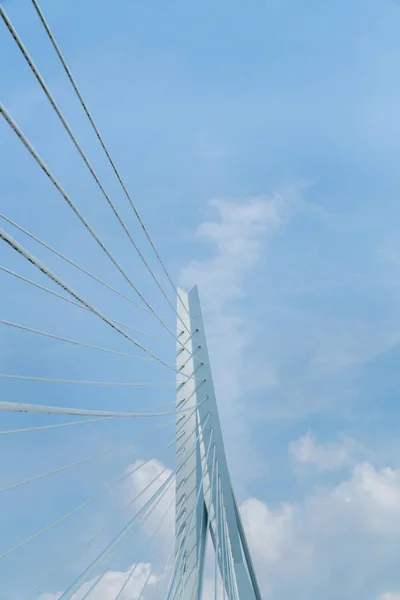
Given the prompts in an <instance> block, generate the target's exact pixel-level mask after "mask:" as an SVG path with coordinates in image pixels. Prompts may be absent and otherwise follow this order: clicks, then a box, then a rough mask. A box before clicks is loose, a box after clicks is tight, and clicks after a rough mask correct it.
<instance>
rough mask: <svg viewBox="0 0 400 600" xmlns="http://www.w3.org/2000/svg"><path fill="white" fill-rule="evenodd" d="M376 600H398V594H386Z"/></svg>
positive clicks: (399, 598)
mask: <svg viewBox="0 0 400 600" xmlns="http://www.w3.org/2000/svg"><path fill="white" fill-rule="evenodd" d="M377 600H400V592H386V593H385V594H381V595H380V596H379V598H377Z"/></svg>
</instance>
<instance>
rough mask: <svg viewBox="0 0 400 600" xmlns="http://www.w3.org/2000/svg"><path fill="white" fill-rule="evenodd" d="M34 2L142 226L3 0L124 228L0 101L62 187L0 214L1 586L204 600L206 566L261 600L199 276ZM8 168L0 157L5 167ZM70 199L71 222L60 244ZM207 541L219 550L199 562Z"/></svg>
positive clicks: (222, 582) (234, 589) (229, 585)
mask: <svg viewBox="0 0 400 600" xmlns="http://www.w3.org/2000/svg"><path fill="white" fill-rule="evenodd" d="M32 4H33V7H34V10H35V12H36V14H37V15H38V17H39V19H40V22H41V24H42V25H43V27H44V30H45V32H46V34H47V36H48V38H49V40H50V42H51V44H52V47H53V48H54V50H55V52H56V55H57V56H58V59H59V61H60V62H61V65H62V67H63V69H64V71H65V73H66V75H67V77H68V80H69V82H70V84H71V85H72V88H73V90H74V94H75V95H76V96H77V98H78V100H79V103H80V105H81V106H82V108H83V110H84V113H85V115H86V117H87V119H88V120H89V122H90V126H91V128H92V129H93V131H94V133H95V136H96V140H95V143H96V145H97V142H99V143H100V145H101V148H102V151H103V152H104V153H105V155H106V158H107V161H108V163H109V164H110V166H111V168H112V171H113V173H114V175H115V176H116V178H117V180H118V182H119V186H120V187H121V188H122V191H123V193H124V196H125V197H126V198H127V200H128V203H129V205H130V207H131V209H132V210H133V213H134V215H135V217H136V219H137V221H138V223H139V225H140V227H141V229H142V231H143V233H144V235H145V239H144V238H143V236H142V234H141V231H140V229H139V234H140V235H139V236H138V237H136V234H135V235H134V234H133V233H132V232H131V228H130V226H131V223H129V227H128V224H127V223H128V222H127V221H126V220H125V217H123V216H122V215H123V212H122V210H121V207H120V206H119V204H118V201H117V199H116V198H114V197H112V196H111V194H110V193H109V191H107V188H108V181H107V186H105V185H104V184H103V174H102V173H100V170H99V171H98V170H97V167H96V169H95V167H94V166H93V165H94V163H92V160H91V159H90V158H89V156H91V154H90V152H88V151H87V150H86V147H85V149H84V146H82V144H81V139H82V135H81V131H80V130H79V129H78V130H77V131H74V129H73V127H72V125H71V123H70V122H69V121H68V120H67V119H66V117H65V115H66V114H69V113H68V112H67V110H66V111H65V112H64V110H63V111H62V110H61V108H60V106H61V104H59V103H58V101H56V99H55V97H54V96H53V94H52V91H51V88H50V86H48V85H47V83H46V82H45V80H44V78H43V76H42V74H41V72H40V71H39V69H38V67H37V66H36V64H35V63H34V62H33V59H32V57H31V55H30V53H29V52H28V50H27V49H26V47H25V45H24V43H23V41H22V38H21V37H20V35H19V33H18V32H17V31H16V29H15V27H14V25H13V23H12V22H11V19H10V18H9V17H8V15H7V14H6V13H5V10H4V8H3V7H2V6H1V5H0V15H1V17H2V20H3V22H4V24H5V26H6V28H7V30H8V32H9V33H10V34H11V36H12V38H13V40H14V42H15V43H16V44H17V46H18V48H19V50H20V52H21V53H22V55H23V57H24V60H25V61H26V63H27V64H28V66H29V68H30V71H31V72H32V73H33V75H34V76H35V78H36V81H37V82H38V83H39V85H40V88H41V90H42V92H44V95H45V97H46V98H47V100H48V101H49V103H50V106H51V110H52V111H54V112H55V113H56V115H57V118H58V120H59V121H60V122H61V124H62V127H63V129H62V134H63V138H65V140H66V143H67V144H69V140H70V141H72V143H73V145H74V147H75V149H76V150H77V152H78V153H79V155H80V159H82V161H83V163H84V165H85V168H84V169H83V171H84V172H83V175H82V176H83V177H89V178H90V180H91V181H92V180H94V182H95V184H96V189H98V190H99V191H100V192H101V195H102V196H103V197H104V199H105V200H106V203H107V205H104V206H108V208H107V211H108V210H109V209H110V210H111V211H112V213H113V217H112V221H113V222H114V221H115V222H116V224H117V228H118V231H119V232H120V231H121V229H122V230H123V232H124V233H123V234H122V233H121V239H122V240H123V242H121V240H120V238H119V237H117V236H115V237H113V236H108V235H107V233H108V232H107V231H106V232H105V233H104V231H103V229H102V228H101V223H100V227H99V222H98V220H96V219H95V220H92V216H91V215H90V214H89V212H88V215H89V216H88V217H87V216H86V214H84V212H83V211H82V210H81V208H80V203H79V200H78V201H75V198H76V197H78V198H79V194H78V195H77V194H76V192H73V193H71V194H70V193H69V192H67V191H66V190H67V189H69V186H66V188H65V187H64V185H63V184H62V183H61V181H64V174H63V172H62V169H63V168H69V165H68V164H66V165H63V166H62V167H59V168H58V170H60V171H61V173H58V170H57V169H55V170H54V172H53V168H50V167H49V166H47V164H46V163H45V161H44V159H43V158H42V156H41V154H39V152H38V151H37V149H36V148H35V147H34V145H33V143H32V141H31V140H34V136H32V137H31V133H29V138H28V136H27V135H25V133H24V131H23V129H22V128H21V127H20V125H19V124H17V122H16V121H15V120H14V119H13V117H12V116H11V114H10V112H9V111H8V110H7V109H6V108H5V106H3V105H2V104H1V105H0V114H1V116H2V117H3V118H4V120H5V122H6V123H7V124H8V132H9V133H10V135H11V137H12V138H14V136H17V138H18V139H19V140H20V142H21V144H17V146H18V148H17V150H16V151H17V152H22V153H23V152H25V151H24V150H23V149H22V148H25V149H26V150H28V153H29V155H30V156H31V157H32V158H33V159H34V163H36V165H38V166H39V167H40V169H41V171H42V172H44V173H45V175H46V177H47V180H48V181H49V182H50V184H51V186H52V191H54V190H55V192H56V196H57V197H58V196H61V197H62V199H63V202H61V203H57V202H56V203H54V207H53V205H52V207H51V211H50V210H48V208H47V204H46V199H45V198H44V197H43V196H41V195H40V193H38V194H37V195H36V196H35V197H34V202H33V203H32V207H31V209H30V210H29V211H27V210H26V198H29V197H31V196H30V193H31V189H30V187H29V186H31V185H32V187H33V184H31V183H30V182H29V183H28V187H27V188H24V192H23V193H22V194H21V193H18V194H16V195H15V197H14V196H10V193H9V194H8V195H7V198H11V199H12V202H13V204H12V208H11V210H12V211H13V210H15V212H16V214H21V215H24V217H23V221H22V222H23V224H24V226H22V225H21V224H20V223H19V222H17V220H18V221H19V217H18V218H17V219H15V218H11V216H9V215H8V214H7V215H6V214H3V213H0V217H1V219H2V222H3V223H4V227H5V229H7V231H5V230H3V229H0V243H1V244H2V248H3V249H4V250H6V251H5V252H3V253H2V254H1V260H2V262H3V263H4V264H2V265H0V278H2V279H1V281H0V286H1V289H2V303H1V310H2V314H1V315H0V326H1V327H2V334H3V339H4V340H5V348H6V353H5V360H4V367H2V370H3V373H0V385H1V396H0V454H1V455H2V456H7V457H9V458H7V460H5V461H3V462H2V466H1V472H0V482H1V483H0V500H1V503H2V509H1V511H0V520H2V519H5V520H7V523H6V527H5V528H4V531H5V535H4V536H2V540H1V542H0V579H1V581H2V594H3V595H4V597H18V598H21V599H24V600H42V598H43V597H44V596H43V594H44V595H45V596H46V597H47V595H50V596H51V597H53V596H54V597H57V598H59V599H61V600H78V599H79V600H95V599H96V598H98V597H99V596H100V595H101V594H103V595H104V594H105V593H106V592H107V596H105V597H107V598H110V600H127V599H128V598H132V597H135V598H136V600H149V598H150V597H151V598H152V599H153V598H154V600H201V598H202V594H203V591H202V590H203V580H204V578H205V577H206V576H207V577H213V579H214V580H213V585H212V594H213V596H214V600H217V598H218V597H219V596H220V600H221V598H223V600H225V599H228V600H261V594H260V590H259V587H258V583H257V578H256V574H255V570H254V566H253V563H252V560H251V555H250V550H249V547H248V544H247V541H246V534H245V530H244V527H243V524H242V521H241V516H240V510H239V508H238V504H237V502H236V498H235V495H234V492H233V489H232V484H231V478H230V474H229V469H228V462H227V458H226V454H225V448H224V443H223V437H222V432H221V427H220V422H219V415H218V407H217V398H216V394H215V390H214V385H213V377H212V373H211V368H210V360H209V355H208V349H207V341H206V336H205V330H204V324H203V319H202V312H201V306H200V301H199V296H198V291H197V288H193V289H192V290H190V292H185V291H183V290H181V289H179V288H178V287H177V286H176V285H175V283H174V281H173V279H172V277H171V276H170V273H169V271H168V270H167V268H166V263H165V262H164V260H163V259H162V258H161V256H160V254H159V252H158V251H157V249H156V245H155V243H154V240H153V238H152V237H151V235H150V233H149V231H148V229H147V227H146V226H145V225H144V222H143V220H142V218H141V216H140V214H139V211H138V209H137V206H136V204H135V203H134V202H133V200H132V197H131V195H130V193H129V192H128V187H127V186H126V184H125V182H124V181H123V179H122V177H121V174H120V171H119V170H118V169H117V166H116V163H115V161H114V159H113V158H112V157H111V154H110V151H109V148H108V146H107V145H106V143H105V141H104V138H103V137H102V135H101V134H100V131H99V128H98V126H97V124H96V123H95V121H94V119H93V116H92V113H91V112H90V111H89V109H88V107H87V104H86V102H85V100H84V98H83V96H82V94H81V92H80V90H79V89H78V86H77V83H76V80H75V79H74V77H73V75H72V73H71V70H70V69H69V67H68V65H67V63H66V60H65V58H64V55H63V54H62V53H61V50H60V48H59V46H58V43H57V41H56V39H55V36H54V34H53V32H52V31H51V29H50V26H49V24H48V22H47V20H46V19H45V17H44V15H43V12H42V10H41V8H40V6H39V3H38V0H32ZM6 35H7V37H8V33H7V32H6ZM12 43H13V42H12ZM29 76H30V73H29ZM42 92H40V93H42ZM62 105H63V104H62ZM24 127H25V125H24ZM42 131H43V132H44V133H46V127H45V126H44V127H43V129H42ZM64 131H66V132H67V134H68V136H65V135H64ZM63 138H62V140H63ZM62 140H61V141H60V143H63V141H62ZM80 159H79V160H80ZM6 163H7V157H5V161H3V163H2V166H1V168H7V164H6ZM107 168H108V166H107ZM27 172H29V173H30V171H27ZM38 172H39V171H38ZM55 173H57V177H56V175H55ZM13 175H14V176H16V175H15V172H14V171H13V170H11V169H10V176H11V177H12V176H13ZM58 175H60V179H59V178H58ZM114 175H113V177H114ZM33 176H34V175H33ZM24 184H25V181H24V180H23V179H21V185H24ZM102 202H103V201H102ZM65 207H68V209H67V212H68V214H71V215H72V219H71V222H72V226H71V227H72V228H73V230H72V232H68V233H69V234H72V235H71V236H70V237H68V236H65V239H64V238H62V235H63V233H64V223H63V215H64V214H65V213H64V212H63V211H64V208H65ZM89 210H90V209H89ZM53 211H54V212H53ZM85 211H86V209H85ZM5 212H8V211H4V213H5ZM75 217H77V219H76V218H75ZM113 222H112V223H111V224H110V225H111V227H113V226H114V223H113ZM92 223H95V225H93V224H92ZM134 223H136V221H135V220H134ZM25 224H26V227H25ZM82 225H83V228H81V226H82ZM105 225H108V223H105ZM8 229H10V230H11V232H12V233H13V235H15V236H16V237H17V239H14V237H12V236H11V235H10V233H8ZM32 232H35V233H32ZM81 232H83V236H84V238H85V240H84V241H85V242H86V241H87V240H89V241H90V243H91V244H92V246H90V249H91V251H93V252H94V255H93V256H91V255H89V253H88V252H85V246H84V245H82V246H79V248H78V251H77V250H76V247H73V248H72V250H73V252H74V250H75V254H74V253H72V254H71V247H70V245H71V244H70V239H73V236H74V234H76V233H78V234H80V233H81ZM99 232H100V233H99ZM59 237H60V240H59ZM86 238H87V240H86ZM126 238H128V241H129V243H128V244H127V242H126ZM21 239H22V241H23V243H21V241H20V240H21ZM54 239H56V242H55V243H54V242H53V241H54ZM44 240H46V241H44ZM93 240H94V242H95V244H93V243H92V242H93ZM105 240H106V241H105ZM67 242H69V243H67ZM142 242H144V244H145V249H143V247H142ZM120 243H123V244H125V245H127V246H128V248H129V251H128V253H127V254H126V261H130V260H131V259H132V257H133V258H134V260H135V261H136V262H137V263H138V267H137V269H136V270H135V271H134V276H131V275H130V271H129V269H128V270H127V269H126V268H125V266H124V265H125V264H126V263H125V258H124V260H121V259H120V255H121V247H125V246H121V247H120V246H119V244H120ZM25 244H26V245H25ZM148 244H150V248H151V250H150V259H151V260H150V259H149V258H148V253H149V248H148ZM31 246H34V248H33V251H32V250H31ZM36 253H38V254H37V255H36ZM42 254H44V255H45V257H44V258H42ZM153 254H154V256H155V257H156V259H157V262H156V261H154V256H153ZM104 255H105V256H106V260H105V261H104V260H103V259H104ZM136 255H137V256H138V257H139V260H138V259H137V258H136ZM75 257H77V259H76V260H75ZM98 259H100V260H98ZM90 260H92V263H91V262H90ZM104 262H105V263H106V266H104V267H103V268H101V267H100V265H103V264H104ZM153 262H154V264H155V266H153ZM5 263H7V264H5ZM17 263H18V264H17ZM47 263H49V264H47ZM53 263H54V264H53ZM128 264H129V263H128ZM88 265H89V266H88ZM32 267H34V269H32ZM110 267H111V269H110ZM160 267H161V269H160ZM161 270H162V272H161ZM142 271H143V273H142ZM31 273H32V274H31ZM143 274H144V277H142V275H143ZM149 275H150V278H151V279H149ZM164 276H165V277H166V278H167V280H168V283H167V282H166V280H164ZM114 279H116V283H115V281H114ZM149 285H150V287H149ZM3 290H4V293H3ZM126 290H128V291H126ZM132 290H133V292H132ZM171 290H173V292H174V295H175V298H174V302H171V299H170V295H172V293H171ZM130 296H133V297H130ZM137 300H138V301H137ZM175 301H176V303H175ZM166 303H167V304H168V306H169V309H172V314H173V315H174V320H175V322H171V318H170V316H171V314H170V313H171V311H169V309H168V307H167V306H166ZM76 308H79V309H80V310H75V309H76ZM164 312H166V313H167V314H166V316H165V314H164ZM127 323H128V324H127ZM165 331H167V332H168V336H169V337H168V339H164V337H166V338H167V336H166V335H165V333H164V332H165ZM115 334H117V335H115ZM138 336H139V339H137V338H138ZM141 336H144V337H145V342H144V343H143V342H142V337H141ZM127 344H129V345H130V349H132V344H133V345H134V346H135V352H137V353H138V354H132V353H131V352H130V350H129V347H128V346H127ZM89 351H90V352H89ZM2 358H3V355H2ZM121 359H124V360H121ZM159 365H161V366H163V367H164V370H160V369H158V366H159ZM156 366H157V369H156V368H155V367H156ZM165 373H166V375H165ZM163 374H164V375H163ZM154 419H156V421H155V422H154ZM149 423H151V425H150V424H149ZM77 425H82V427H75V426H77ZM153 425H156V426H153ZM171 428H172V429H173V430H174V431H173V433H172V434H171ZM22 434H23V435H22ZM171 448H172V450H171ZM32 507H35V511H33V510H32ZM15 523H18V524H19V526H18V527H14V524H15ZM1 525H3V522H2V523H1ZM207 539H211V542H212V548H213V552H214V556H213V560H212V561H210V562H208V561H206V560H205V556H206V547H207ZM150 556H151V559H150V560H149V561H148V562H147V563H144V562H143V558H144V557H150ZM21 557H22V558H21ZM13 561H16V562H18V565H19V567H18V577H15V571H14V575H13V564H14V563H13ZM113 569H116V570H115V571H114V570H113Z"/></svg>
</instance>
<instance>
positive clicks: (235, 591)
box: [167, 287, 261, 600]
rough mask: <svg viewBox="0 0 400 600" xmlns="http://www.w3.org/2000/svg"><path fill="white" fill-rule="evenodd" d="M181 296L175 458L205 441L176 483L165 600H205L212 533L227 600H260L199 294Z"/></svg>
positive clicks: (180, 294) (181, 472)
mask: <svg viewBox="0 0 400 600" xmlns="http://www.w3.org/2000/svg"><path fill="white" fill-rule="evenodd" d="M178 293H179V296H180V298H178V307H177V308H178V315H179V317H180V319H181V320H180V319H178V329H177V336H178V340H179V342H180V343H179V344H178V346H177V360H176V365H177V371H178V374H177V417H178V425H177V458H179V455H180V453H181V452H183V448H185V449H186V450H188V449H189V448H191V447H193V444H194V442H195V440H196V436H199V439H200V440H201V443H200V444H198V447H197V448H196V451H195V452H192V454H191V456H190V457H189V458H188V460H187V461H186V463H185V465H184V467H183V468H182V469H181V470H180V471H179V473H178V475H177V478H176V551H175V572H174V575H173V578H172V580H171V585H170V588H169V590H168V594H167V599H168V600H172V599H174V600H176V599H178V598H179V600H200V599H201V596H202V581H203V571H204V559H205V552H206V540H207V530H209V531H210V535H211V539H212V541H213V544H214V549H215V552H216V553H217V563H218V566H219V571H220V574H221V580H222V581H223V585H224V587H225V591H226V594H227V596H228V598H229V600H261V594H260V590H259V587H258V583H257V578H256V575H255V572H254V568H253V564H252V560H251V556H250V552H249V548H248V545H247V541H246V537H245V533H244V529H243V525H242V522H241V518H240V513H239V510H238V507H237V503H236V500H235V496H234V493H233V490H232V486H231V480H230V476H229V471H228V466H227V462H226V456H225V449H224V443H223V439H222V434H221V427H220V422H219V415H218V408H217V403H216V397H215V391H214V385H213V380H212V374H211V368H210V361H209V355H208V350H207V343H206V336H205V332H204V326H203V318H202V314H201V307H200V300H199V294H198V290H197V287H194V288H193V289H192V290H191V291H190V292H189V293H186V292H184V291H183V290H178ZM182 321H183V322H184V323H185V325H186V327H187V330H186V329H184V328H183V326H182ZM180 344H183V345H184V346H185V348H184V349H183V348H182V346H181V345H180ZM188 409H192V410H193V411H194V412H193V414H192V410H190V411H189V412H188ZM196 409H197V410H196ZM183 410H184V412H183ZM180 411H182V412H180ZM188 415H189V416H188ZM181 416H183V417H184V418H183V419H179V417H181ZM217 517H218V518H217ZM217 540H218V544H217Z"/></svg>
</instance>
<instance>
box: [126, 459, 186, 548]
mask: <svg viewBox="0 0 400 600" xmlns="http://www.w3.org/2000/svg"><path fill="white" fill-rule="evenodd" d="M140 465H144V466H142V467H141V468H140V469H137V467H139V466H140ZM134 469H137V470H135V471H134V472H133V473H132V475H131V476H130V477H129V478H128V480H127V481H126V483H125V485H124V486H123V490H122V494H121V501H122V502H123V504H126V503H127V501H129V499H130V498H134V497H135V496H137V495H138V494H139V493H140V492H141V491H142V490H144V489H145V488H146V487H147V486H149V487H148V489H147V490H146V491H145V492H144V493H142V495H141V496H140V498H139V499H138V500H137V502H136V503H135V504H134V505H133V506H132V509H133V510H134V511H135V512H136V511H137V510H139V509H140V508H141V507H143V506H144V505H145V504H146V502H148V500H149V499H150V498H151V497H152V495H153V494H154V493H155V492H156V491H157V489H158V488H159V487H160V486H161V485H162V484H163V483H164V482H165V481H166V480H167V479H168V477H170V475H171V474H172V471H171V469H170V468H168V467H165V465H163V463H162V462H160V461H159V460H157V459H155V458H154V459H152V460H150V461H149V462H147V463H146V464H144V461H143V460H137V461H136V462H135V463H134V464H132V465H130V466H129V467H128V468H127V469H126V470H127V472H129V471H132V470H134ZM153 479H155V481H154V482H153V483H151V482H152V481H153ZM174 499H175V479H174V478H172V482H171V483H170V484H169V485H168V488H167V489H166V491H165V493H164V494H163V497H162V499H161V500H160V502H158V504H157V505H156V506H155V508H154V510H152V512H151V514H150V515H149V517H148V519H146V521H145V522H144V523H143V524H142V526H141V528H142V530H143V531H144V532H145V533H146V534H147V535H152V534H153V532H154V531H155V529H156V528H157V527H158V525H159V523H160V522H162V526H161V527H160V528H159V530H158V537H159V538H161V539H164V540H165V538H166V537H168V539H170V540H172V537H173V534H174V523H175V505H174ZM168 507H170V508H169V510H168V512H167V509H168ZM166 550H169V548H168V547H167V548H166Z"/></svg>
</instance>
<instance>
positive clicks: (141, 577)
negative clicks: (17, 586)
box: [39, 563, 157, 600]
mask: <svg viewBox="0 0 400 600" xmlns="http://www.w3.org/2000/svg"><path fill="white" fill-rule="evenodd" d="M133 567H134V565H131V566H130V567H129V568H128V569H127V570H126V571H108V572H107V573H105V575H104V577H103V578H102V579H101V580H100V582H99V584H98V585H97V586H96V588H95V589H94V590H93V593H91V594H90V595H89V597H93V598H96V600H114V598H115V597H116V595H117V594H118V592H119V591H120V590H121V588H122V586H123V585H124V583H125V581H126V579H127V577H128V576H129V573H130V571H131V569H132V568H133ZM150 569H151V565H150V564H149V563H139V564H138V565H137V567H136V569H135V571H134V575H133V576H132V577H131V579H130V581H129V583H128V585H127V586H126V588H125V590H124V592H123V594H122V596H121V600H137V598H139V595H140V592H141V590H142V588H143V586H144V585H145V583H146V580H147V578H148V576H149V574H150ZM95 579H96V578H94V579H91V580H90V581H88V582H87V583H85V584H84V585H83V586H82V587H81V589H80V590H79V592H77V593H76V594H74V595H73V596H72V599H71V600H82V598H83V597H84V596H85V594H86V593H87V592H88V591H89V590H90V588H91V586H92V584H93V583H94V581H95ZM155 583H157V578H156V577H155V576H154V575H150V578H149V582H148V585H149V586H150V587H151V586H154V584H155ZM61 594H62V592H55V593H45V594H42V595H41V596H40V597H39V600H57V599H58V598H59V597H60V596H61Z"/></svg>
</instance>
